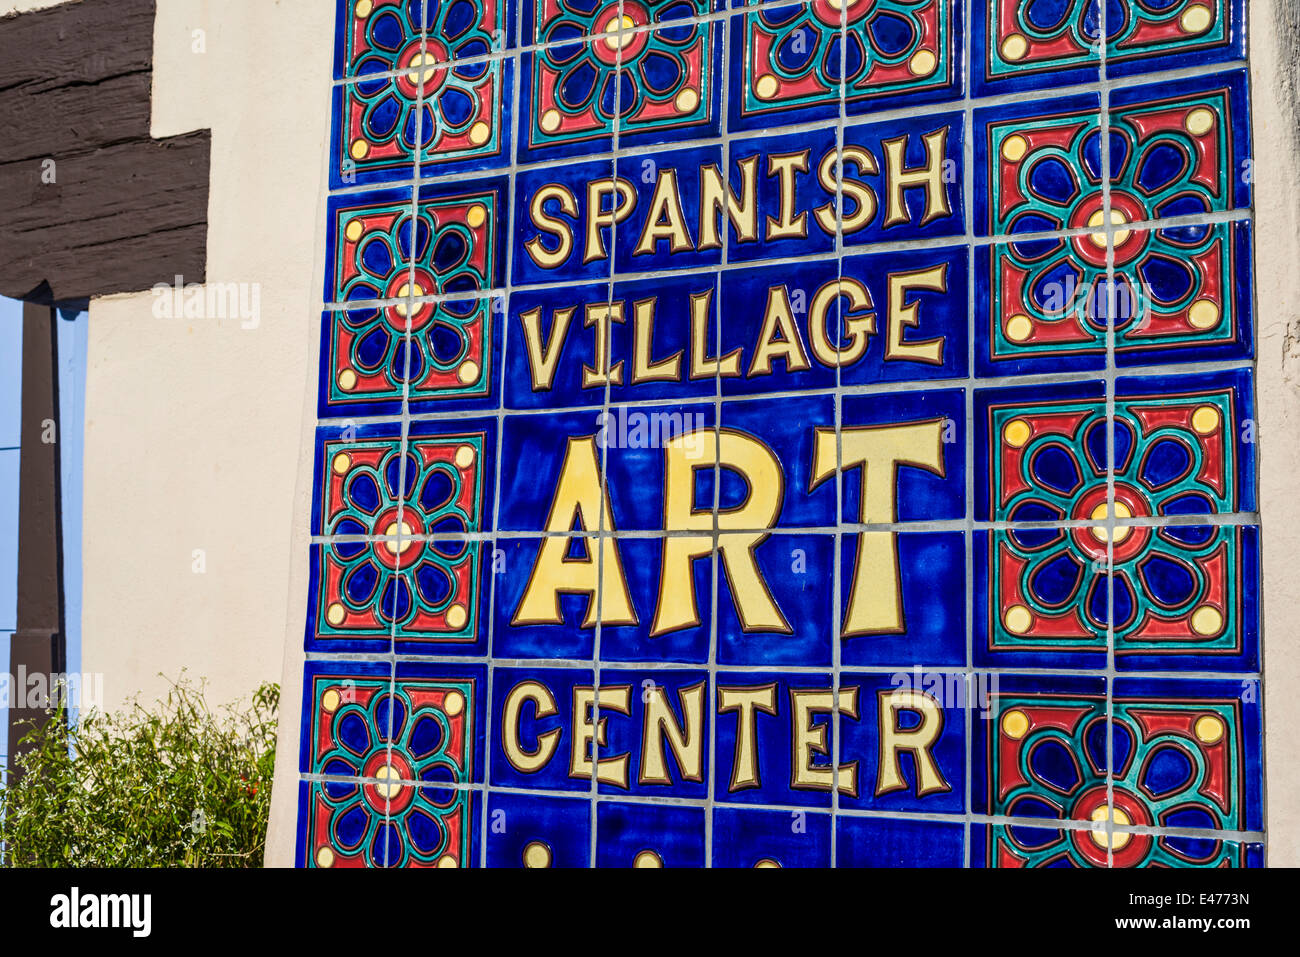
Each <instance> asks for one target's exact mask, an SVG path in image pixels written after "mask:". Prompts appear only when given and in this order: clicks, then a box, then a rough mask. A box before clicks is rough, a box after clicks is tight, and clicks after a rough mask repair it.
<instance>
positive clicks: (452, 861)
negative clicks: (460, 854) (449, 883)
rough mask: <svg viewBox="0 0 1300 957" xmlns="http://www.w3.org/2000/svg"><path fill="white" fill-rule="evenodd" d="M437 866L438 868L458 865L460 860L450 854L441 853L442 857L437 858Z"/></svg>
mask: <svg viewBox="0 0 1300 957" xmlns="http://www.w3.org/2000/svg"><path fill="white" fill-rule="evenodd" d="M438 867H439V868H452V867H460V861H458V860H456V858H454V857H452V856H451V855H450V854H444V855H442V857H440V858H438Z"/></svg>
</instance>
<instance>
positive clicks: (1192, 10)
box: [1178, 3, 1214, 33]
mask: <svg viewBox="0 0 1300 957" xmlns="http://www.w3.org/2000/svg"><path fill="white" fill-rule="evenodd" d="M1213 22H1214V14H1213V13H1211V12H1210V8H1209V7H1207V6H1205V5H1204V4H1200V3H1194V4H1192V5H1191V6H1190V7H1188V8H1187V9H1186V10H1184V11H1183V15H1182V16H1181V17H1180V18H1179V20H1178V24H1179V26H1181V27H1182V28H1183V32H1184V33H1204V32H1205V31H1206V30H1208V29H1210V24H1212V23H1213Z"/></svg>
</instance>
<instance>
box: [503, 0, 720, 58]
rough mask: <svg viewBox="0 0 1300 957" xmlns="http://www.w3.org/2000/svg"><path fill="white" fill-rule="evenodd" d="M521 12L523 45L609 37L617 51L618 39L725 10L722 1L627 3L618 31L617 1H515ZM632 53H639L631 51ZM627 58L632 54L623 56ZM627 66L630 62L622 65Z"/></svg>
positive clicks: (643, 0) (630, 0)
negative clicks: (621, 26)
mask: <svg viewBox="0 0 1300 957" xmlns="http://www.w3.org/2000/svg"><path fill="white" fill-rule="evenodd" d="M518 5H519V7H520V8H521V10H522V12H523V34H522V40H521V42H522V43H525V44H539V45H541V44H545V45H555V44H562V43H566V42H568V41H569V40H571V39H573V38H574V37H580V36H584V35H600V36H601V37H602V38H605V37H606V35H608V38H609V39H610V41H611V43H610V45H609V49H610V50H611V51H613V50H616V49H618V40H619V39H620V37H621V36H628V35H634V34H635V33H638V32H644V31H645V30H646V29H647V28H663V27H665V26H669V25H671V24H672V23H673V22H674V21H676V20H683V19H689V18H697V17H704V16H707V15H708V14H709V13H711V12H713V11H714V10H721V9H723V7H724V6H725V2H724V0H686V2H685V3H679V2H675V0H626V3H625V5H624V10H625V11H626V14H627V21H626V22H625V23H624V24H623V31H624V33H622V34H620V31H619V22H618V14H619V5H618V3H617V2H616V0H604V2H595V3H590V2H583V0H576V2H575V0H518ZM631 49H638V50H639V49H640V48H639V47H632V48H631ZM625 56H626V57H630V56H631V54H630V53H629V54H625ZM625 62H630V61H625Z"/></svg>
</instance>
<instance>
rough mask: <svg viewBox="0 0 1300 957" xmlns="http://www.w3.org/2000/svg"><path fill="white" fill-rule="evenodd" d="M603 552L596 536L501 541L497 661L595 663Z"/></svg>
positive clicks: (496, 573) (496, 558) (496, 578)
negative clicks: (578, 661)
mask: <svg viewBox="0 0 1300 957" xmlns="http://www.w3.org/2000/svg"><path fill="white" fill-rule="evenodd" d="M605 547H606V548H607V549H610V548H612V546H610V545H606V546H605ZM600 551H601V546H600V545H599V544H598V541H597V539H596V538H595V537H590V538H588V537H583V536H573V537H569V538H565V537H561V536H547V537H545V538H502V539H498V541H497V543H496V549H495V550H494V552H493V559H492V578H493V586H492V587H493V599H492V629H493V630H492V654H493V656H494V657H496V658H506V659H509V658H572V659H579V660H587V659H590V658H592V657H593V655H594V649H595V642H596V622H597V620H598V618H599V616H598V613H597V598H598V595H599V588H600V573H601V569H600V565H599V562H600ZM548 570H549V574H547V572H548ZM606 618H607V619H610V620H612V619H613V618H614V616H613V615H611V614H607V615H606ZM605 627H606V628H609V627H610V622H609V620H607V621H606V624H605Z"/></svg>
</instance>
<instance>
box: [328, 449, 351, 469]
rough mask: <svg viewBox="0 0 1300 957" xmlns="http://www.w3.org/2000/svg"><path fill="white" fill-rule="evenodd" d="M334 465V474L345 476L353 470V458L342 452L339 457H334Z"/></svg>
mask: <svg viewBox="0 0 1300 957" xmlns="http://www.w3.org/2000/svg"><path fill="white" fill-rule="evenodd" d="M332 464H333V468H334V474H336V475H343V474H345V473H346V472H347V470H348V469H350V468H352V456H350V455H348V453H346V452H340V453H339V454H338V455H336V456H334V462H333V463H332Z"/></svg>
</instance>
